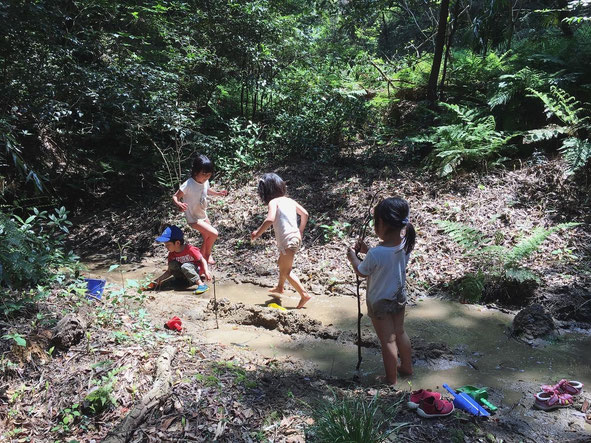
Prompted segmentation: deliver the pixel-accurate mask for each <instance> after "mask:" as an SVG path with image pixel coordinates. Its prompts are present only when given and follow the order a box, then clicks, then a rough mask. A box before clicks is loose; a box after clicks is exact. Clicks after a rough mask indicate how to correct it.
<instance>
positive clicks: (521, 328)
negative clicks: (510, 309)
mask: <svg viewBox="0 0 591 443" xmlns="http://www.w3.org/2000/svg"><path fill="white" fill-rule="evenodd" d="M555 330H556V326H555V325H554V320H553V319H552V316H551V315H550V314H548V313H547V312H546V311H545V310H544V308H543V307H542V305H540V304H538V303H534V304H533V305H530V306H528V307H526V308H524V309H522V310H521V311H519V312H518V313H517V315H516V316H515V318H514V319H513V335H516V336H520V337H523V338H525V339H528V340H532V339H535V338H538V337H545V336H547V335H549V334H551V333H553V332H554V331H555Z"/></svg>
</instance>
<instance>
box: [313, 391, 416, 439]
mask: <svg viewBox="0 0 591 443" xmlns="http://www.w3.org/2000/svg"><path fill="white" fill-rule="evenodd" d="M403 400H404V398H401V400H400V401H398V402H397V403H394V404H393V405H391V406H389V407H387V408H384V409H383V410H382V408H380V403H379V402H378V397H377V395H376V396H374V397H373V398H372V399H371V401H369V402H367V401H366V400H364V399H363V398H360V397H354V396H343V397H342V398H338V397H337V396H336V395H335V394H333V398H332V399H331V400H328V401H325V402H323V403H321V404H319V405H318V407H317V408H315V409H314V411H313V415H314V425H313V426H312V427H311V428H310V429H308V430H307V432H306V437H307V439H309V440H310V441H313V442H343V443H344V442H347V443H349V442H351V443H378V442H383V441H386V440H387V439H388V436H390V435H391V434H392V433H395V432H397V431H398V430H399V429H400V428H401V427H403V426H406V425H407V424H406V423H393V418H394V417H395V416H396V414H397V412H398V408H399V406H400V404H401V402H402V401H403Z"/></svg>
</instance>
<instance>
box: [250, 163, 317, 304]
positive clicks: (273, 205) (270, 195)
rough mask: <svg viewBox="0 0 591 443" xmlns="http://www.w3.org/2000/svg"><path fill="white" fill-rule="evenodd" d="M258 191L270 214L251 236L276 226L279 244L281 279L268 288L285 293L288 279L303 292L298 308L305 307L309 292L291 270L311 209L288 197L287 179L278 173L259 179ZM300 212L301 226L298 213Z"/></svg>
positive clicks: (276, 236) (252, 237)
mask: <svg viewBox="0 0 591 443" xmlns="http://www.w3.org/2000/svg"><path fill="white" fill-rule="evenodd" d="M258 193H259V196H260V197H261V200H263V201H264V202H265V203H266V204H267V205H268V212H267V218H266V219H265V221H264V222H263V223H262V224H261V226H259V228H258V229H257V230H256V231H253V232H252V233H251V234H250V239H251V240H255V239H256V238H258V237H260V236H261V235H262V233H263V232H265V231H266V230H267V229H269V227H271V226H273V230H274V231H275V238H276V239H277V247H278V248H279V260H278V261H277V264H278V265H279V282H278V283H277V286H276V287H275V288H273V289H271V290H269V292H270V295H271V296H272V297H275V298H280V297H281V295H282V294H283V287H284V285H285V280H287V281H289V283H290V284H291V285H292V286H293V287H294V289H295V290H296V291H297V292H298V294H300V302H299V303H298V306H297V308H298V309H300V308H303V307H304V305H305V304H306V303H307V302H308V301H309V300H310V298H311V297H310V296H309V295H308V293H307V292H306V290H305V289H304V287H303V286H302V283H301V282H300V279H299V278H298V277H297V276H296V275H295V273H294V272H293V270H292V267H293V258H294V256H295V253H296V252H297V251H298V249H299V248H300V246H301V245H302V237H303V235H304V228H305V227H306V223H308V211H306V210H305V209H304V208H303V207H302V206H301V205H300V204H299V203H298V202H296V201H295V200H292V199H291V198H289V197H286V194H287V187H286V186H285V182H284V181H283V180H282V179H281V177H279V176H278V175H277V174H274V173H268V174H265V175H263V177H262V178H261V179H260V180H259V186H258ZM298 215H299V216H300V224H299V227H298V223H297V216H298Z"/></svg>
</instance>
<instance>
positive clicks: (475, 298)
mask: <svg viewBox="0 0 591 443" xmlns="http://www.w3.org/2000/svg"><path fill="white" fill-rule="evenodd" d="M485 281H486V279H485V275H484V274H483V273H482V271H478V272H476V273H468V274H466V275H464V276H463V277H462V278H461V279H459V280H457V281H455V282H453V284H452V285H451V287H450V290H451V292H452V294H454V295H455V296H457V297H458V298H459V299H460V300H461V301H463V302H468V303H478V302H479V301H480V299H481V298H482V292H483V291H484V284H485Z"/></svg>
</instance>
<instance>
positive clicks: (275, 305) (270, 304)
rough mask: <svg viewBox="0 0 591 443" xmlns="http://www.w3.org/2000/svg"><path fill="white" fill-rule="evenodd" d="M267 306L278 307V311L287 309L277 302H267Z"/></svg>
mask: <svg viewBox="0 0 591 443" xmlns="http://www.w3.org/2000/svg"><path fill="white" fill-rule="evenodd" d="M267 307H269V308H273V309H279V310H280V311H287V309H285V308H284V307H283V306H279V305H278V304H277V303H269V304H268V305H267Z"/></svg>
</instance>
